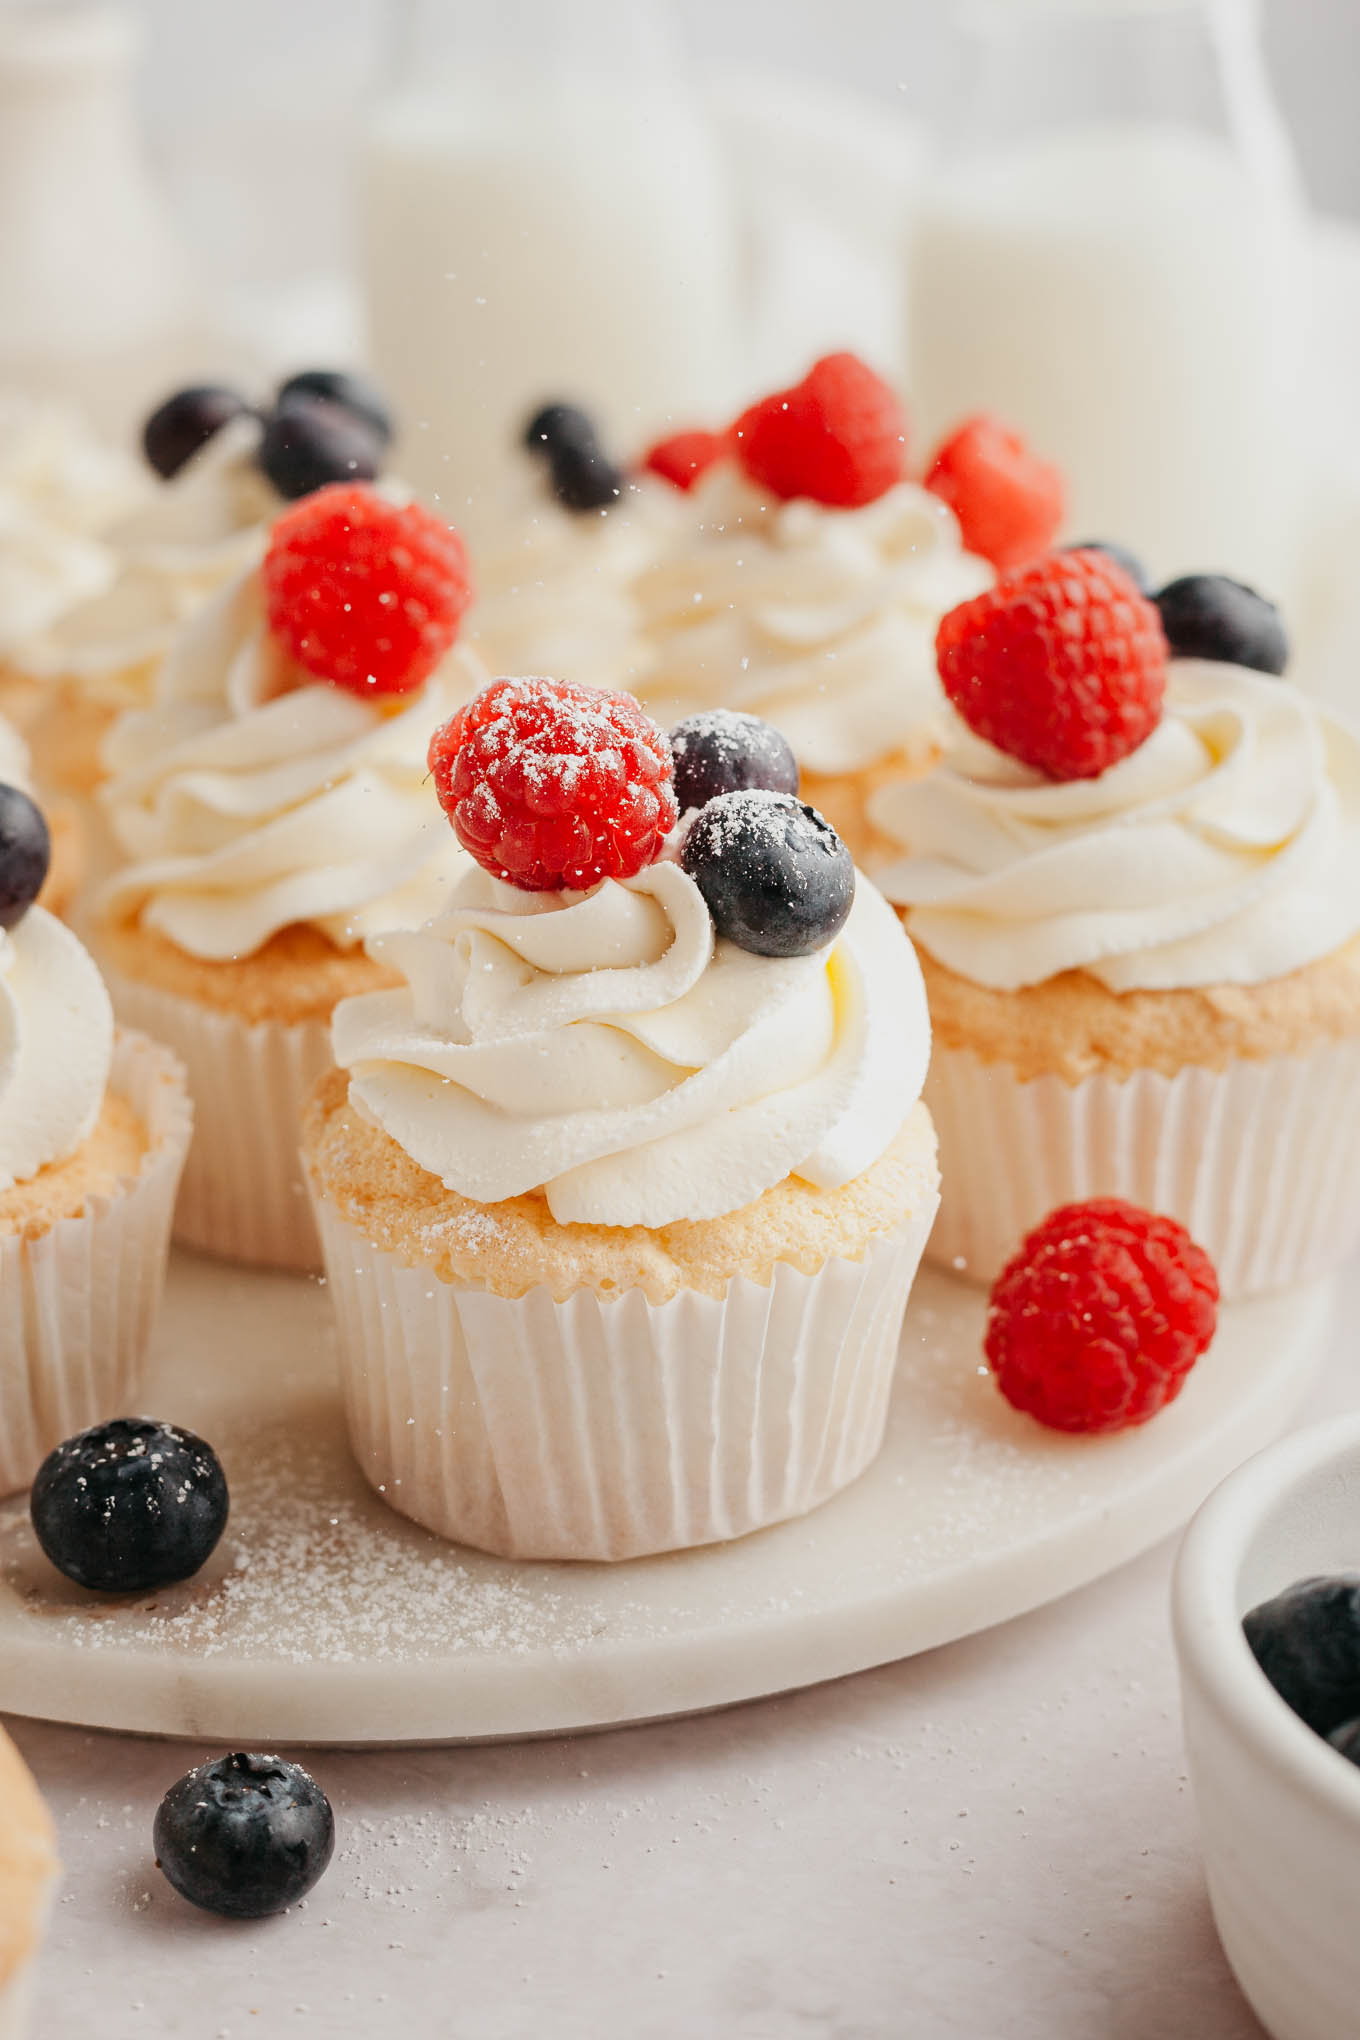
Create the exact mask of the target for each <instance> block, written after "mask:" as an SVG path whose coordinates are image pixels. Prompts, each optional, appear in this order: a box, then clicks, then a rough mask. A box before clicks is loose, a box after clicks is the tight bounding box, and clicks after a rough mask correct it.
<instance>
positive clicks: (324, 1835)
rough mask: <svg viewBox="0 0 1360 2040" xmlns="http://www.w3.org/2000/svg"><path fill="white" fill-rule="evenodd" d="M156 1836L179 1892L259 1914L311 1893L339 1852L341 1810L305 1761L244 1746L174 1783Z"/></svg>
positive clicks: (227, 1911) (211, 1907) (226, 1912)
mask: <svg viewBox="0 0 1360 2040" xmlns="http://www.w3.org/2000/svg"><path fill="white" fill-rule="evenodd" d="M152 1835H153V1840H154V1842H155V1846H156V1864H157V1867H158V1869H160V1870H161V1871H163V1872H164V1874H165V1876H166V1877H167V1878H168V1879H169V1881H170V1883H171V1884H173V1885H174V1887H175V1890H176V1891H177V1892H178V1893H179V1894H180V1896H181V1898H187V1899H188V1901H189V1903H190V1904H191V1905H197V1906H201V1907H202V1908H203V1910H204V1911H205V1912H212V1913H221V1914H222V1915H223V1916H224V1917H225V1918H227V1919H236V1920H259V1919H264V1918H266V1917H267V1916H268V1915H269V1914H270V1913H277V1912H282V1911H283V1910H284V1908H285V1906H290V1905H293V1904H295V1903H296V1901H297V1900H298V1899H300V1898H305V1897H306V1895H307V1893H308V1892H309V1891H310V1890H311V1888H312V1886H313V1885H314V1884H315V1883H316V1881H317V1879H318V1878H319V1877H320V1876H321V1874H322V1872H323V1871H324V1870H325V1868H326V1865H327V1864H328V1863H329V1862H330V1860H331V1856H332V1854H333V1853H334V1850H335V1817H334V1815H333V1814H332V1812H331V1807H330V1801H329V1800H328V1799H327V1797H326V1795H325V1793H324V1792H323V1791H322V1790H321V1787H320V1786H319V1785H318V1784H317V1782H316V1780H315V1778H313V1777H311V1776H310V1775H309V1774H308V1773H307V1772H306V1771H304V1770H303V1768H302V1766H301V1765H300V1764H290V1763H286V1762H285V1761H284V1760H283V1758H282V1757H270V1756H258V1755H249V1754H247V1753H246V1752H245V1751H237V1752H236V1753H235V1754H234V1755H232V1756H229V1757H218V1758H217V1760H216V1761H215V1762H214V1763H211V1764H200V1765H198V1767H197V1768H196V1769H195V1770H192V1771H188V1772H186V1773H185V1775H184V1777H182V1778H181V1779H180V1780H179V1782H178V1783H177V1784H175V1785H172V1786H171V1787H170V1790H169V1791H168V1792H167V1793H166V1795H165V1797H164V1799H163V1800H162V1801H161V1803H160V1806H159V1807H158V1808H157V1810H156V1823H155V1827H154V1829H153V1831H152Z"/></svg>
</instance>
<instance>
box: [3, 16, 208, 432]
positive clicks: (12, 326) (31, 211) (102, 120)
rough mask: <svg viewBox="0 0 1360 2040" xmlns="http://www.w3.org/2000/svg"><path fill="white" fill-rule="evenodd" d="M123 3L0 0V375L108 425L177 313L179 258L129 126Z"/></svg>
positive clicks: (182, 318) (154, 376)
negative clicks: (14, 0) (16, 0)
mask: <svg viewBox="0 0 1360 2040" xmlns="http://www.w3.org/2000/svg"><path fill="white" fill-rule="evenodd" d="M137 42H138V37H137V29H136V24H135V21H134V19H133V16H132V15H131V14H130V13H129V12H128V11H127V10H126V9H124V8H120V7H105V6H83V5H59V4H57V5H48V6H34V5H20V6H17V7H15V6H13V5H6V4H4V0H0V278H3V285H2V286H0V384H4V383H12V384H16V385H19V386H22V387H24V388H31V389H34V390H38V391H42V392H44V393H46V394H51V395H58V396H65V397H68V398H72V399H77V400H79V401H80V402H81V404H82V405H83V406H84V407H85V408H86V409H87V410H88V411H90V412H91V413H93V414H94V415H95V416H97V417H98V418H99V419H100V420H101V422H103V423H104V424H106V425H109V426H119V427H121V426H123V425H125V424H127V423H128V422H129V421H130V420H131V419H132V418H134V417H135V416H136V415H137V414H138V412H139V410H140V408H141V407H142V406H143V405H144V404H145V403H146V402H147V401H148V400H149V399H151V398H153V397H154V396H156V395H157V394H159V393H160V392H161V390H162V388H163V385H164V383H165V381H166V379H167V377H168V376H169V375H170V374H172V373H173V371H174V369H175V367H176V366H177V365H178V363H179V361H180V358H181V356H182V353H183V349H184V345H185V337H186V334H187V332H188V329H189V324H190V294H189V282H188V277H187V274H186V267H185V263H184V261H183V258H182V256H181V253H180V250H179V248H178V246H177V245H176V242H175V239H174V236H173V234H172V232H171V229H170V226H169V223H168V220H167V217H166V214H165V211H164V209H163V207H162V204H161V201H160V197H159V194H158V193H157V191H156V190H155V187H154V186H153V184H152V181H151V177H150V173H149V171H148V169H147V166H146V163H145V161H144V158H143V154H142V149H141V140H140V137H139V135H138V132H137V126H136V119H135V114H134V108H133V97H132V72H133V64H134V61H135V57H136V52H137Z"/></svg>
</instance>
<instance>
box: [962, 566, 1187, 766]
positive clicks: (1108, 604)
mask: <svg viewBox="0 0 1360 2040" xmlns="http://www.w3.org/2000/svg"><path fill="white" fill-rule="evenodd" d="M935 656H936V659H937V661H938V664H939V668H940V679H941V681H942V682H943V684H944V691H945V693H946V694H947V695H948V696H949V699H950V700H951V701H952V702H953V704H954V706H955V708H956V709H957V710H958V712H959V714H960V715H961V716H962V717H963V719H964V721H965V722H966V723H967V724H968V726H969V728H970V729H973V730H976V732H977V734H978V735H979V736H980V737H985V738H986V739H987V741H988V743H991V744H995V745H996V747H997V749H998V750H999V751H1005V752H1006V753H1007V754H1008V756H1010V757H1012V758H1018V759H1019V760H1020V762H1021V763H1022V764H1024V765H1029V766H1031V767H1032V768H1033V769H1034V771H1036V772H1042V773H1043V774H1044V775H1045V777H1046V778H1049V779H1094V778H1096V777H1097V776H1098V775H1099V774H1100V773H1102V772H1104V771H1105V770H1107V768H1108V767H1109V766H1111V765H1117V764H1118V763H1119V760H1120V759H1121V758H1127V757H1128V755H1129V753H1130V752H1131V751H1136V750H1137V749H1138V746H1139V745H1140V744H1142V743H1144V742H1146V740H1147V738H1148V737H1150V736H1151V735H1152V732H1153V731H1154V730H1155V729H1156V727H1157V725H1158V723H1159V722H1160V721H1161V719H1162V703H1163V700H1164V698H1165V695H1166V659H1167V651H1166V637H1165V634H1164V632H1163V630H1162V623H1161V618H1160V617H1159V616H1158V614H1157V609H1156V605H1155V604H1154V603H1152V602H1149V601H1148V599H1147V597H1146V596H1145V595H1143V594H1140V592H1139V590H1138V589H1137V588H1136V587H1135V585H1134V583H1133V581H1132V580H1131V579H1130V577H1129V575H1128V574H1127V573H1125V571H1124V569H1123V568H1122V567H1121V566H1120V565H1119V563H1118V561H1117V560H1113V559H1111V557H1110V555H1109V554H1108V553H1104V552H1098V551H1094V550H1091V551H1086V552H1059V553H1050V554H1048V555H1047V556H1046V557H1045V558H1043V559H1041V560H1036V561H1035V562H1034V563H1033V565H1032V566H1028V567H1022V568H1020V569H1019V570H1018V571H1017V572H1015V573H1013V574H1007V575H1004V576H1003V577H1002V579H1001V580H999V581H998V582H997V584H996V586H995V587H994V588H989V589H987V591H986V592H985V593H984V594H982V595H976V596H974V597H973V599H972V600H971V601H970V602H963V603H960V605H959V607H958V608H957V609H951V610H950V611H949V612H948V614H947V615H946V616H944V617H942V618H941V620H940V627H939V629H938V631H937V632H936V634H935Z"/></svg>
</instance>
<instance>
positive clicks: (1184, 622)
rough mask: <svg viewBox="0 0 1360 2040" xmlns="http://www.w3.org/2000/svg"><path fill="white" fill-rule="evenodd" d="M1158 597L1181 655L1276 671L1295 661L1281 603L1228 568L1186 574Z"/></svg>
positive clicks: (1164, 620) (1172, 642)
mask: <svg viewBox="0 0 1360 2040" xmlns="http://www.w3.org/2000/svg"><path fill="white" fill-rule="evenodd" d="M1153 600H1154V601H1155V602H1156V604H1157V607H1158V609H1159V610H1160V612H1161V618H1162V629H1163V630H1164V631H1165V632H1166V641H1167V643H1168V644H1169V645H1170V647H1171V650H1172V652H1173V653H1174V654H1175V655H1176V656H1177V657H1178V658H1182V659H1220V660H1223V661H1225V662H1226V663H1227V664H1228V665H1230V666H1250V667H1253V668H1254V669H1255V671H1256V672H1258V673H1274V674H1279V673H1283V671H1284V669H1285V667H1286V666H1287V665H1288V663H1289V640H1288V638H1287V637H1286V636H1285V632H1284V625H1283V624H1282V623H1281V621H1280V612H1279V610H1278V609H1277V608H1276V607H1275V604H1274V603H1273V602H1267V600H1266V598H1265V596H1264V595H1258V594H1257V592H1256V590H1255V589H1254V588H1248V587H1247V586H1246V585H1245V584H1244V583H1243V582H1241V581H1230V580H1229V579H1228V576H1227V575H1226V574H1185V575H1182V577H1181V579H1180V580H1179V581H1168V582H1167V584H1166V586H1165V588H1163V589H1162V590H1161V592H1160V594H1158V595H1155V596H1154V597H1153Z"/></svg>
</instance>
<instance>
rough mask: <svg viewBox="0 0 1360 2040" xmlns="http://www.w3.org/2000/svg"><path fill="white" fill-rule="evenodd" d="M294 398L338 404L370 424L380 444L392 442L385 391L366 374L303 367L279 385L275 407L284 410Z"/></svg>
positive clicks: (384, 444)
mask: <svg viewBox="0 0 1360 2040" xmlns="http://www.w3.org/2000/svg"><path fill="white" fill-rule="evenodd" d="M295 397H304V398H308V399H312V398H319V399H320V400H321V402H322V403H326V404H338V405H339V406H340V408H341V410H342V411H348V412H349V414H350V416H351V417H352V418H358V419H359V420H360V421H361V423H363V424H365V425H367V427H368V429H369V431H370V432H371V433H372V434H373V437H374V438H375V439H376V440H377V442H378V444H379V445H380V446H387V445H390V443H391V439H392V431H393V426H392V413H391V412H390V411H389V410H388V408H387V403H386V400H385V398H384V397H383V394H382V392H381V391H380V390H379V389H378V388H377V387H376V385H375V384H373V383H371V382H370V381H369V380H368V378H367V376H362V375H350V374H347V373H346V372H345V370H343V369H338V368H304V369H303V370H302V371H301V373H300V374H298V375H290V376H289V378H288V380H287V382H286V383H280V384H279V391H278V395H277V396H276V397H275V399H274V408H275V410H277V411H281V410H282V409H283V408H284V407H285V405H287V404H290V403H291V402H292V401H293V399H294V398H295Z"/></svg>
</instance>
